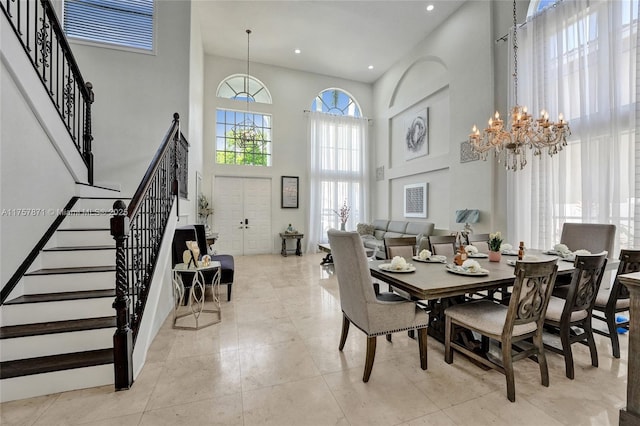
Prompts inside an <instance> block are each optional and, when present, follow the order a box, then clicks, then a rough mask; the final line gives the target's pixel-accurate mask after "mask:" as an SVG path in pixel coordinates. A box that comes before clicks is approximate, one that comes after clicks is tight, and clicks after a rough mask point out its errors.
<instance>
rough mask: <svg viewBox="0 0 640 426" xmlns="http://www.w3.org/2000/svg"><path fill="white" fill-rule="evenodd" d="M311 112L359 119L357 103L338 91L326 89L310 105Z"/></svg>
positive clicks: (345, 93) (349, 96)
mask: <svg viewBox="0 0 640 426" xmlns="http://www.w3.org/2000/svg"><path fill="white" fill-rule="evenodd" d="M311 111H316V112H324V113H327V114H333V115H346V116H349V117H361V113H360V106H358V103H357V102H356V101H355V99H353V97H352V96H351V95H349V94H348V93H347V92H344V91H343V90H340V89H326V90H323V91H322V92H320V93H319V94H318V96H316V98H315V99H314V100H313V103H312V104H311Z"/></svg>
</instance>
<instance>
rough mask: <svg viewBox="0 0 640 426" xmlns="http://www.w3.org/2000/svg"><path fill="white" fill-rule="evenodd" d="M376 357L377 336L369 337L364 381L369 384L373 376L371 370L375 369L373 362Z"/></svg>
mask: <svg viewBox="0 0 640 426" xmlns="http://www.w3.org/2000/svg"><path fill="white" fill-rule="evenodd" d="M375 357H376V336H373V337H367V358H366V359H365V362H364V375H363V376H362V381H363V382H365V383H367V382H368V381H369V376H371V369H372V368H373V360H374V359H375Z"/></svg>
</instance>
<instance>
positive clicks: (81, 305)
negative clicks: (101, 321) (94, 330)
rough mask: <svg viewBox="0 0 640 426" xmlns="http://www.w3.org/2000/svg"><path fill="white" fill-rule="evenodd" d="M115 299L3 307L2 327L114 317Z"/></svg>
mask: <svg viewBox="0 0 640 426" xmlns="http://www.w3.org/2000/svg"><path fill="white" fill-rule="evenodd" d="M113 300H114V298H113V297H100V298H95V299H78V300H64V301H60V302H41V303H23V304H15V305H2V325H3V326H8V325H18V324H31V323H38V322H48V321H65V320H71V319H81V318H98V317H108V316H112V315H113V314H114V312H115V310H114V309H113V307H112V306H111V304H112V303H113Z"/></svg>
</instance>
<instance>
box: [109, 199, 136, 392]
mask: <svg viewBox="0 0 640 426" xmlns="http://www.w3.org/2000/svg"><path fill="white" fill-rule="evenodd" d="M113 210H114V211H115V214H114V216H113V217H112V218H111V235H112V236H113V239H114V240H116V299H115V300H114V302H113V308H114V309H115V310H116V332H115V334H114V335H113V365H114V374H115V386H116V390H122V389H129V388H130V387H131V385H132V384H133V338H132V333H131V327H130V325H129V305H130V304H131V302H130V300H129V295H128V288H129V284H128V282H127V263H126V252H125V242H126V240H127V237H128V236H129V218H128V217H127V206H126V205H125V203H124V202H123V201H122V200H118V201H116V202H115V203H113Z"/></svg>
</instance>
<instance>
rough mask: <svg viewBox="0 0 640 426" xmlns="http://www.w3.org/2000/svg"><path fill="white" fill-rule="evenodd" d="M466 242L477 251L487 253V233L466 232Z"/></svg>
mask: <svg viewBox="0 0 640 426" xmlns="http://www.w3.org/2000/svg"><path fill="white" fill-rule="evenodd" d="M467 242H468V243H469V244H470V245H472V246H474V247H475V248H477V249H478V252H480V253H487V254H489V234H467Z"/></svg>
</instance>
